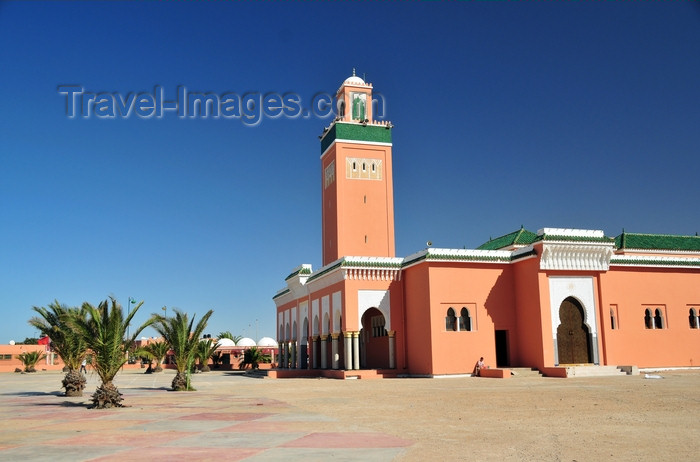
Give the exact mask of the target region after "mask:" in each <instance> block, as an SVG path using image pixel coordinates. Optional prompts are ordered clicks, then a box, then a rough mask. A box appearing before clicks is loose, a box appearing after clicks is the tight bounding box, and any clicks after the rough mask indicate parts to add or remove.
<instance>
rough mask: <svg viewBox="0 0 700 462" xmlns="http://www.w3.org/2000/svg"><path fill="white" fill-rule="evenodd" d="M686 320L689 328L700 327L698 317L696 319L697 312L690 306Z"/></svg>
mask: <svg viewBox="0 0 700 462" xmlns="http://www.w3.org/2000/svg"><path fill="white" fill-rule="evenodd" d="M688 322H689V323H690V328H691V329H700V319H698V312H697V311H696V310H695V308H691V309H690V311H689V312H688Z"/></svg>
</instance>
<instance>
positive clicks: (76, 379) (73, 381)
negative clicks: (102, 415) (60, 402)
mask: <svg viewBox="0 0 700 462" xmlns="http://www.w3.org/2000/svg"><path fill="white" fill-rule="evenodd" d="M86 382H87V380H86V379H85V376H84V375H83V374H81V373H80V372H78V371H76V370H75V369H69V370H68V373H67V374H66V376H65V377H64V378H63V388H65V389H66V396H83V390H84V389H85V383H86Z"/></svg>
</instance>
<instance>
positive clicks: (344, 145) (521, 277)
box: [273, 72, 700, 377]
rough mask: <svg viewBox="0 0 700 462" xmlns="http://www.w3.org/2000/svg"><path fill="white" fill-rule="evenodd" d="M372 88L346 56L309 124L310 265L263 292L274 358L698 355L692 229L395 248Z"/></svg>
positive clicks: (467, 366)
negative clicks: (346, 69) (332, 115)
mask: <svg viewBox="0 0 700 462" xmlns="http://www.w3.org/2000/svg"><path fill="white" fill-rule="evenodd" d="M371 101H372V85H371V84H368V83H365V82H364V81H363V79H361V78H359V77H357V76H355V75H354V72H353V76H351V77H349V78H348V79H346V80H345V81H344V82H343V83H342V85H341V86H340V88H339V90H338V92H337V95H336V104H337V107H338V108H339V116H338V117H337V118H336V119H335V121H333V122H332V123H331V125H330V126H329V127H328V128H326V129H325V130H324V131H323V134H322V136H321V185H322V193H321V194H322V207H323V212H322V227H323V232H322V236H323V243H322V246H323V266H322V267H321V268H318V269H315V270H314V269H313V268H312V266H311V265H309V264H303V265H300V266H299V267H297V268H296V269H294V270H293V271H292V272H291V274H289V276H287V278H286V279H285V282H286V287H285V288H284V289H282V290H280V291H278V292H277V294H276V295H275V296H274V297H273V300H274V302H275V305H276V318H277V319H276V325H277V340H278V343H279V345H280V353H279V359H280V362H279V369H278V370H280V371H282V372H289V373H291V372H295V373H297V374H300V375H319V376H332V377H349V376H353V375H356V374H357V373H358V371H362V370H374V371H375V372H376V373H378V374H380V375H384V376H423V377H425V376H428V377H434V376H441V375H451V374H469V373H471V372H472V369H473V367H474V363H475V361H476V360H477V359H478V358H479V357H481V356H483V357H484V362H485V363H486V364H487V365H490V366H491V368H494V369H497V368H512V367H527V368H536V369H538V370H539V371H540V372H541V373H543V374H545V375H552V376H566V372H565V371H566V370H569V371H571V370H572V369H567V367H566V366H569V365H578V366H589V367H591V368H596V367H598V368H600V367H606V366H608V367H614V366H623V365H624V366H637V367H688V366H698V365H700V320H699V318H698V316H699V315H700V237H698V236H697V235H696V236H677V235H659V234H636V233H626V232H623V233H622V234H620V235H619V236H617V237H614V238H613V237H608V236H606V235H605V233H604V232H603V231H601V230H583V229H567V228H542V229H540V230H538V231H537V232H531V231H528V230H526V229H524V228H521V229H519V230H516V231H514V232H512V233H509V234H506V235H504V236H501V237H498V238H496V239H492V240H489V241H488V242H486V243H484V244H483V245H481V246H479V247H478V248H476V249H440V248H432V247H428V248H426V249H423V250H421V251H419V252H416V253H414V254H412V255H408V256H406V257H397V256H396V255H395V249H394V197H393V180H392V148H393V145H392V138H391V132H392V129H393V126H392V125H391V124H390V123H388V122H386V121H378V120H374V119H373V114H372V105H371ZM563 371H564V372H563ZM569 373H570V372H569ZM281 376H282V375H281Z"/></svg>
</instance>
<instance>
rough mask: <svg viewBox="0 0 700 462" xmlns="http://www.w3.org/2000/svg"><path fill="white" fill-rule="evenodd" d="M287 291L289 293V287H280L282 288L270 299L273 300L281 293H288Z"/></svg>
mask: <svg viewBox="0 0 700 462" xmlns="http://www.w3.org/2000/svg"><path fill="white" fill-rule="evenodd" d="M288 293H289V289H282V290H280V291H279V292H277V293H276V294H275V296H274V297H272V299H273V300H274V299H276V298H277V297H281V296H282V295H284V294H288Z"/></svg>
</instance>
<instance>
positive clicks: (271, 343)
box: [258, 337, 279, 348]
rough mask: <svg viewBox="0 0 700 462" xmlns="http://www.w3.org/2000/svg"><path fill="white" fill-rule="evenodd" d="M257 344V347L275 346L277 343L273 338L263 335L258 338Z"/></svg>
mask: <svg viewBox="0 0 700 462" xmlns="http://www.w3.org/2000/svg"><path fill="white" fill-rule="evenodd" d="M258 346H259V347H268V348H269V347H273V348H277V347H278V346H279V345H278V344H277V342H276V341H275V339H272V338H270V337H263V338H261V339H260V340H258Z"/></svg>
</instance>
